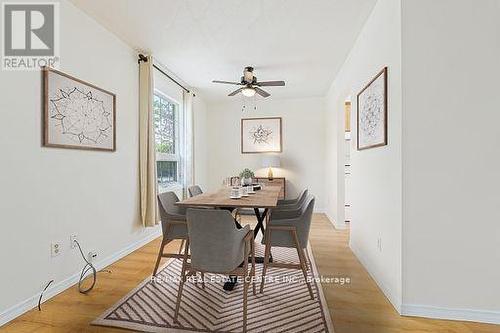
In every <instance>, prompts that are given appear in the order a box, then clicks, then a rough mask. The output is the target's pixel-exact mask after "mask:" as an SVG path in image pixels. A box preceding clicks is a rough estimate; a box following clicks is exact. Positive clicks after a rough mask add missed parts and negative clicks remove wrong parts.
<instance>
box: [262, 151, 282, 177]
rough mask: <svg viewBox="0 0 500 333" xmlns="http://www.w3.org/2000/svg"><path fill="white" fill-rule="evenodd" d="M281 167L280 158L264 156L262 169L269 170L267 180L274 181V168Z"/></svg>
mask: <svg viewBox="0 0 500 333" xmlns="http://www.w3.org/2000/svg"><path fill="white" fill-rule="evenodd" d="M279 166H280V158H279V156H276V155H268V156H264V158H263V159H262V167H264V168H269V171H268V173H267V178H268V179H269V180H273V168H277V167H279Z"/></svg>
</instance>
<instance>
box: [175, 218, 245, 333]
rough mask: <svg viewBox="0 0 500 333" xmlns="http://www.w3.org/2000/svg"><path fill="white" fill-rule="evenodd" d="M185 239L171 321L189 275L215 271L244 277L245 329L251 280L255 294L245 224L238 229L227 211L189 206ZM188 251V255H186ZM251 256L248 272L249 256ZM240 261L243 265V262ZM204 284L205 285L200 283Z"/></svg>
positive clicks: (177, 313)
mask: <svg viewBox="0 0 500 333" xmlns="http://www.w3.org/2000/svg"><path fill="white" fill-rule="evenodd" d="M187 226H188V235H189V237H188V239H187V241H186V247H185V249H184V261H183V264H182V270H181V280H180V283H179V292H178V294H177V304H176V307H175V314H174V322H177V316H178V315H179V308H180V304H181V297H182V289H183V287H184V283H185V282H186V277H187V272H189V273H190V274H193V273H196V272H201V273H216V274H224V275H231V276H241V277H243V332H246V322H247V294H248V287H249V284H250V279H251V280H252V284H253V294H254V295H255V281H253V280H254V277H255V253H254V252H255V246H254V245H255V244H254V239H253V231H252V230H251V229H250V227H249V226H248V225H246V226H245V227H243V228H241V229H237V228H236V227H235V225H234V220H233V217H232V215H231V213H230V212H228V211H226V210H220V209H219V210H217V209H188V211H187ZM188 251H190V252H191V255H190V256H189V255H188ZM249 256H250V257H251V267H250V272H248V257H249ZM242 263H243V265H242ZM202 285H203V287H205V284H204V283H203V284H202Z"/></svg>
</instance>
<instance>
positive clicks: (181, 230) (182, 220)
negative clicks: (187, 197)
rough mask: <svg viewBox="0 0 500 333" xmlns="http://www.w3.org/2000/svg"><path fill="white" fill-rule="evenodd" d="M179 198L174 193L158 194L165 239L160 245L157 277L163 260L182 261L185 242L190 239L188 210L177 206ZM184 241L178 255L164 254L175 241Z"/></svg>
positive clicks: (154, 272) (155, 270)
mask: <svg viewBox="0 0 500 333" xmlns="http://www.w3.org/2000/svg"><path fill="white" fill-rule="evenodd" d="M178 201H179V198H178V197H177V195H176V194H175V193H174V192H165V193H160V194H158V207H159V211H160V219H161V229H162V232H163V239H162V241H161V245H160V251H159V253H158V258H157V259H156V265H155V268H154V271H153V275H156V273H157V271H158V266H159V265H160V261H161V258H177V259H182V258H184V255H183V254H181V252H182V247H183V246H184V242H185V240H186V239H187V237H188V232H187V224H186V208H185V207H180V206H177V205H176V204H175V203H176V202H178ZM176 239H180V240H182V242H181V246H180V247H179V252H178V253H163V250H164V248H165V245H167V244H168V243H170V242H171V241H173V240H176Z"/></svg>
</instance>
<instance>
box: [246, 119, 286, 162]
mask: <svg viewBox="0 0 500 333" xmlns="http://www.w3.org/2000/svg"><path fill="white" fill-rule="evenodd" d="M281 134H282V130H281V118H279V117H274V118H244V119H241V153H242V154H252V153H281V151H282V150H283V144H282V138H281Z"/></svg>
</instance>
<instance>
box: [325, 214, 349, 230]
mask: <svg viewBox="0 0 500 333" xmlns="http://www.w3.org/2000/svg"><path fill="white" fill-rule="evenodd" d="M323 213H324V214H325V216H326V218H327V219H328V221H330V223H331V224H332V225H333V227H334V228H335V229H347V225H346V224H345V223H338V222H337V221H335V219H333V218H332V217H331V216H330V214H328V211H327V210H325V211H324V212H323Z"/></svg>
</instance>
